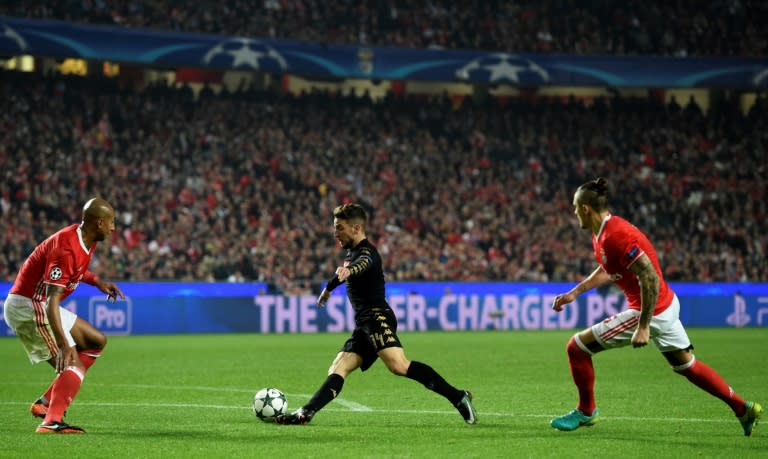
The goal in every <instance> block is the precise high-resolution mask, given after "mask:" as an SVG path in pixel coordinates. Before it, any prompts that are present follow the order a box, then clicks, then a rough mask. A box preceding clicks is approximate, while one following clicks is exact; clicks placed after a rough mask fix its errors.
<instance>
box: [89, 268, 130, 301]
mask: <svg viewBox="0 0 768 459" xmlns="http://www.w3.org/2000/svg"><path fill="white" fill-rule="evenodd" d="M83 282H85V283H86V284H88V285H93V286H94V287H96V288H97V289H99V290H101V292H102V293H106V294H107V301H111V302H113V303H114V302H115V301H116V300H117V297H118V296H119V297H120V299H121V300H124V299H125V295H124V294H123V291H122V290H120V287H118V286H117V285H115V284H113V283H112V282H108V281H103V280H101V278H100V277H99V276H97V275H96V274H94V273H92V272H90V271H86V272H85V274H84V275H83Z"/></svg>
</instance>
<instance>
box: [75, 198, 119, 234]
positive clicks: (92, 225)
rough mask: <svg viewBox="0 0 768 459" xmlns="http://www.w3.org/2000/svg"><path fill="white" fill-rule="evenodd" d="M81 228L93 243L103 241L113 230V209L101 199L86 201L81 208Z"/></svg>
mask: <svg viewBox="0 0 768 459" xmlns="http://www.w3.org/2000/svg"><path fill="white" fill-rule="evenodd" d="M83 227H84V230H85V231H87V232H88V235H89V237H92V238H93V240H94V241H103V240H104V239H105V238H106V237H107V236H109V235H110V234H112V231H114V230H115V209H114V208H112V205H111V204H109V203H108V202H107V201H105V200H103V199H101V198H93V199H90V200H88V202H86V203H85V205H84V206H83Z"/></svg>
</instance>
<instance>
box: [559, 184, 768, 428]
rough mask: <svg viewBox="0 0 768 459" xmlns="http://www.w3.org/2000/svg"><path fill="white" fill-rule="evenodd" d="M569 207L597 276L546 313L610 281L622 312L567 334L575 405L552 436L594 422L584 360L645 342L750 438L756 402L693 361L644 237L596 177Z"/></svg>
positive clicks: (590, 376)
mask: <svg viewBox="0 0 768 459" xmlns="http://www.w3.org/2000/svg"><path fill="white" fill-rule="evenodd" d="M573 207H574V211H575V213H576V217H577V218H578V220H579V226H580V227H581V228H582V229H588V230H590V231H591V232H592V246H593V248H594V252H595V258H596V259H597V263H598V266H597V269H595V270H594V271H593V272H592V274H590V275H589V277H587V278H586V279H584V280H583V281H582V282H580V283H579V284H578V285H577V286H576V287H574V288H573V289H571V290H570V291H569V292H567V293H563V294H561V295H558V296H557V297H555V300H554V302H553V303H552V308H553V309H554V310H555V311H562V309H563V306H564V305H566V304H568V303H572V302H573V301H574V300H576V297H577V296H579V295H580V294H582V293H584V292H586V291H589V290H591V289H593V288H595V287H599V286H601V285H604V284H607V283H609V282H614V283H615V284H616V285H617V286H618V287H619V288H621V290H623V291H624V295H625V296H626V298H627V303H628V309H627V310H625V311H622V312H620V313H619V314H616V315H615V316H613V317H609V318H608V319H605V320H604V321H602V322H599V323H597V324H595V325H593V326H592V327H590V328H587V329H586V330H584V331H582V332H580V333H578V334H576V335H574V336H573V337H572V338H571V339H570V340H569V341H568V345H567V346H566V350H567V352H568V360H569V363H570V367H571V375H572V376H573V381H574V383H575V384H576V387H577V389H578V392H579V404H578V406H577V407H576V409H574V410H572V411H571V412H569V413H567V414H565V415H563V416H560V417H558V418H555V419H553V420H552V421H551V425H552V427H554V428H556V429H559V430H566V431H567V430H575V429H577V428H579V427H581V426H591V425H594V424H595V423H596V422H597V421H598V419H599V418H598V410H597V408H596V407H595V396H594V391H593V386H594V382H595V371H594V368H593V367H592V356H593V355H595V354H597V353H598V352H600V351H603V350H606V349H614V348H619V347H624V346H628V345H630V344H631V345H632V346H633V347H643V346H645V345H647V344H648V342H649V341H652V342H653V343H654V345H655V346H656V347H657V348H658V349H659V351H661V353H662V355H664V357H665V358H666V359H667V361H668V362H669V364H670V365H671V366H672V369H673V370H674V371H675V372H677V373H679V374H681V375H683V376H685V377H686V378H688V380H689V381H691V382H692V383H694V384H695V385H697V386H699V387H700V388H701V389H703V390H705V391H707V392H709V393H710V394H712V395H714V396H715V397H717V398H719V399H721V400H723V401H724V402H725V403H726V404H728V406H730V407H731V409H732V410H733V412H734V413H735V414H736V416H737V417H738V419H739V421H740V422H741V425H742V428H743V429H744V435H746V436H750V435H751V434H752V428H753V427H754V426H755V425H756V424H757V420H758V419H759V418H760V414H761V412H762V407H761V406H760V404H759V403H755V402H748V401H745V400H744V399H742V398H741V397H739V396H738V395H737V394H736V392H734V390H733V389H732V388H731V387H730V386H729V385H728V383H726V382H725V381H724V380H723V379H722V378H721V377H720V376H719V375H718V374H717V373H716V372H715V371H714V370H713V369H712V368H710V367H709V366H707V365H706V364H705V363H704V362H702V361H701V360H698V359H696V357H694V355H693V353H692V352H691V351H692V350H693V346H692V345H691V342H690V340H689V339H688V335H687V334H686V332H685V328H683V324H682V323H681V322H680V319H679V314H680V303H679V302H678V299H677V295H675V293H674V292H673V291H672V289H671V288H670V287H669V286H668V285H667V283H666V281H665V280H664V276H663V275H662V273H661V268H660V266H659V259H658V257H657V256H656V251H655V250H654V248H653V245H652V244H651V242H650V241H649V240H648V238H647V237H646V236H645V234H643V233H642V232H641V231H640V230H639V229H637V228H636V227H635V226H633V225H632V224H631V223H629V222H627V221H626V220H624V219H622V218H621V217H617V216H615V215H611V213H610V212H609V211H608V183H607V182H606V180H605V179H603V178H597V179H595V180H591V181H589V182H587V183H585V184H583V185H581V186H580V187H579V188H578V189H577V190H576V193H575V194H574V197H573Z"/></svg>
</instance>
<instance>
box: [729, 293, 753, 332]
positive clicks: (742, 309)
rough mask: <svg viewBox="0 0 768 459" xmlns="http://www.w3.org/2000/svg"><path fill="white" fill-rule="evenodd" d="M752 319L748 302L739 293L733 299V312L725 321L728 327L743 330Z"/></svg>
mask: <svg viewBox="0 0 768 459" xmlns="http://www.w3.org/2000/svg"><path fill="white" fill-rule="evenodd" d="M751 319H752V318H751V317H749V314H748V313H747V302H746V301H744V297H743V296H741V294H739V293H737V294H736V295H734V297H733V312H732V313H730V314H728V317H726V318H725V321H726V322H727V323H728V325H731V326H733V327H736V328H741V327H743V326H745V325H747V324H748V323H749V321H750V320H751Z"/></svg>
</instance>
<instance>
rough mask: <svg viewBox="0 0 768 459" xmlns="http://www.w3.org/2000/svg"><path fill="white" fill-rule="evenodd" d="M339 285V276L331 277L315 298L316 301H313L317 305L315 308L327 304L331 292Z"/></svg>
mask: <svg viewBox="0 0 768 459" xmlns="http://www.w3.org/2000/svg"><path fill="white" fill-rule="evenodd" d="M339 285H341V281H340V280H339V276H337V275H335V274H334V275H333V277H332V278H331V279H330V280H329V281H328V283H327V284H325V288H324V289H323V291H322V292H320V296H318V297H317V301H315V304H317V307H319V308H323V307H325V305H326V304H327V303H328V300H329V299H330V298H331V292H332V291H333V290H334V289H335V288H336V287H338V286H339Z"/></svg>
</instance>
